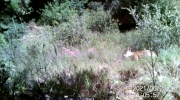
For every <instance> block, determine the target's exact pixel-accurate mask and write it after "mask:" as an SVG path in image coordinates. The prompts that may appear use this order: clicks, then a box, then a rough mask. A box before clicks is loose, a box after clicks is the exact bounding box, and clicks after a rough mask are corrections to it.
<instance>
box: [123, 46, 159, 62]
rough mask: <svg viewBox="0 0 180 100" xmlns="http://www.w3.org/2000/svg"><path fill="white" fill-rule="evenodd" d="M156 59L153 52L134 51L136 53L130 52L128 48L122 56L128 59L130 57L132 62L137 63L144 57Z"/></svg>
mask: <svg viewBox="0 0 180 100" xmlns="http://www.w3.org/2000/svg"><path fill="white" fill-rule="evenodd" d="M151 56H152V57H153V58H154V57H157V55H156V53H154V52H153V51H150V50H142V51H136V52H132V51H131V49H130V48H128V50H127V51H126V53H125V54H124V57H126V58H128V57H132V58H133V59H134V60H136V61H139V59H141V58H145V57H151Z"/></svg>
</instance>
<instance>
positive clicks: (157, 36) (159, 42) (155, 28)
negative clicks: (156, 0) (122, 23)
mask: <svg viewBox="0 0 180 100" xmlns="http://www.w3.org/2000/svg"><path fill="white" fill-rule="evenodd" d="M151 6H152V7H153V8H154V9H155V10H154V13H151V11H150V8H149V5H144V14H143V15H142V16H141V17H140V18H142V20H140V18H139V17H138V16H137V15H136V14H135V12H136V10H135V9H131V10H130V9H129V10H130V12H131V14H132V15H133V16H134V18H135V19H136V21H137V22H138V25H139V28H138V30H137V31H136V33H135V35H136V36H135V37H134V38H132V40H133V42H132V45H133V46H134V47H135V48H137V49H143V48H146V49H150V50H155V51H159V50H160V49H162V48H163V49H166V48H167V47H169V46H170V45H171V44H178V43H179V42H180V41H179V39H180V30H179V26H180V23H179V20H180V16H177V15H179V12H178V10H177V9H176V8H174V9H171V7H169V6H167V7H166V8H164V9H165V10H164V12H162V11H161V8H160V6H159V5H156V4H154V5H153V4H152V5H151Z"/></svg>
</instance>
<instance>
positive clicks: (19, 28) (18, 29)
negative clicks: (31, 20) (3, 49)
mask: <svg viewBox="0 0 180 100" xmlns="http://www.w3.org/2000/svg"><path fill="white" fill-rule="evenodd" d="M7 27H8V30H7V31H5V32H4V35H5V38H6V39H7V41H10V40H12V39H19V38H21V37H22V36H23V35H24V34H25V33H26V31H25V29H26V24H25V23H21V24H18V23H16V22H15V21H14V20H13V19H12V22H11V23H9V24H8V25H7Z"/></svg>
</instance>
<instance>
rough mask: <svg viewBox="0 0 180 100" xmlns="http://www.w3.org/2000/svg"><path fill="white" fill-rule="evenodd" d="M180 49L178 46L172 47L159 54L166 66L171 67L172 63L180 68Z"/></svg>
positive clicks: (162, 50)
mask: <svg viewBox="0 0 180 100" xmlns="http://www.w3.org/2000/svg"><path fill="white" fill-rule="evenodd" d="M179 52H180V49H179V47H178V46H177V45H171V46H170V47H168V48H167V49H161V50H160V53H159V57H160V61H161V62H162V63H163V64H164V65H169V64H170V63H174V64H175V66H179V65H178V64H179V63H178V62H179V60H180V57H179V54H180V53H179Z"/></svg>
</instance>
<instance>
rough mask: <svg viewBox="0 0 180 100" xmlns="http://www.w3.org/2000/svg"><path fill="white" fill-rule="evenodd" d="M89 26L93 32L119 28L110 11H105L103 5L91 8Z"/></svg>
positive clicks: (107, 31) (105, 31) (109, 31)
mask: <svg viewBox="0 0 180 100" xmlns="http://www.w3.org/2000/svg"><path fill="white" fill-rule="evenodd" d="M87 28H88V29H90V30H91V31H93V32H100V33H111V31H113V30H114V29H118V25H117V24H116V23H115V22H114V21H113V19H112V17H111V14H110V12H109V11H107V12H105V11H104V10H103V7H99V8H97V11H96V10H91V11H90V13H89V14H88V18H87Z"/></svg>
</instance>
